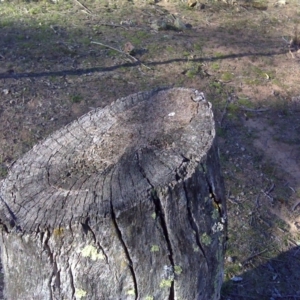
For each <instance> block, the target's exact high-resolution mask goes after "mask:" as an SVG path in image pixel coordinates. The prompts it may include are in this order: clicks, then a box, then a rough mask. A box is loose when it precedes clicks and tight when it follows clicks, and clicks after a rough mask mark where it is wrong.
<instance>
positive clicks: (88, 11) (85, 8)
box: [74, 0, 93, 15]
mask: <svg viewBox="0 0 300 300" xmlns="http://www.w3.org/2000/svg"><path fill="white" fill-rule="evenodd" d="M74 1H75V2H76V3H77V4H79V5H80V6H81V7H83V9H84V10H85V11H86V12H87V13H88V14H90V15H92V14H93V13H92V12H91V11H90V10H89V9H88V8H87V7H86V6H85V5H83V4H82V3H81V2H79V1H78V0H74Z"/></svg>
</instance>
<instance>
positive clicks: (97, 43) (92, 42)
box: [91, 41, 151, 70]
mask: <svg viewBox="0 0 300 300" xmlns="http://www.w3.org/2000/svg"><path fill="white" fill-rule="evenodd" d="M91 44H96V45H100V46H103V47H106V48H109V49H111V50H114V51H117V52H119V53H121V54H124V55H126V56H128V57H130V58H131V59H133V60H134V61H135V62H138V63H140V64H141V65H142V66H144V67H145V68H147V69H149V70H151V68H149V67H148V66H146V65H144V64H143V63H142V62H141V61H140V60H138V59H137V58H135V57H134V56H132V55H130V54H129V53H126V52H124V51H122V50H119V49H117V48H114V47H111V46H108V45H105V44H103V43H100V42H94V41H91Z"/></svg>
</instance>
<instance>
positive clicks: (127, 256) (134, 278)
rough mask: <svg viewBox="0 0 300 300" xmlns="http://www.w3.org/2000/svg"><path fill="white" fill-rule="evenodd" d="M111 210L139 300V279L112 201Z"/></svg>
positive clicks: (136, 296)
mask: <svg viewBox="0 0 300 300" xmlns="http://www.w3.org/2000/svg"><path fill="white" fill-rule="evenodd" d="M110 208H111V218H112V221H113V225H114V227H115V230H116V233H117V235H118V238H119V240H120V242H121V245H122V247H123V250H124V252H125V256H126V258H127V260H128V262H129V264H128V267H129V270H130V273H131V276H132V279H133V285H134V290H135V299H136V300H137V299H138V296H139V294H138V286H137V279H136V275H135V272H134V269H133V262H132V259H131V257H130V254H129V250H128V248H127V246H126V243H125V241H124V239H123V236H122V232H121V229H120V228H119V225H118V222H117V219H116V215H115V212H114V207H113V204H112V201H110Z"/></svg>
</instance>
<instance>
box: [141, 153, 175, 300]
mask: <svg viewBox="0 0 300 300" xmlns="http://www.w3.org/2000/svg"><path fill="white" fill-rule="evenodd" d="M136 156H137V161H138V166H139V169H140V173H141V174H142V176H143V177H144V178H145V179H146V181H147V182H148V183H149V185H150V186H151V187H152V191H153V192H152V193H151V198H152V200H153V203H154V205H155V213H156V215H157V216H159V221H160V225H161V228H162V231H163V235H164V237H165V240H166V242H167V248H168V251H169V255H168V257H169V260H170V263H171V266H172V269H173V270H174V259H173V250H172V244H171V242H170V238H169V233H168V227H167V223H166V219H165V214H164V210H163V207H162V204H161V200H160V199H159V197H158V195H157V193H156V191H155V187H154V185H153V184H152V183H151V181H150V180H149V178H148V177H147V175H146V172H145V170H144V169H143V167H142V166H141V164H140V157H139V154H138V153H136ZM174 295H175V292H174V281H172V283H171V287H170V294H169V300H174V299H175V298H174V297H175V296H174Z"/></svg>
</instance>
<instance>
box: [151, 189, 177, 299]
mask: <svg viewBox="0 0 300 300" xmlns="http://www.w3.org/2000/svg"><path fill="white" fill-rule="evenodd" d="M151 198H152V200H153V203H154V205H155V214H156V215H157V216H158V217H159V221H160V225H161V228H162V230H163V234H164V237H165V240H166V242H167V248H168V251H169V255H168V257H169V260H170V263H171V266H172V269H173V271H174V266H175V264H174V258H173V249H172V244H171V241H170V237H169V232H168V227H167V222H166V219H165V214H164V210H163V208H162V204H161V200H160V199H159V197H158V195H157V193H156V192H154V193H152V195H151ZM174 295H175V292H174V280H173V281H172V283H171V287H170V294H169V300H174V299H175V298H174Z"/></svg>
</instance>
